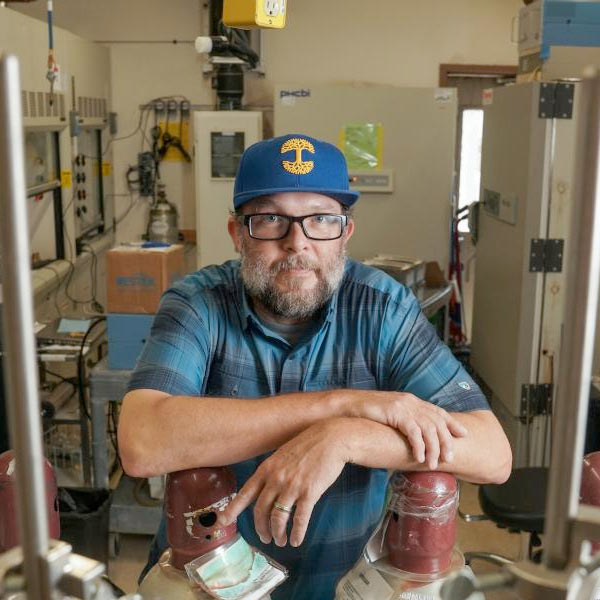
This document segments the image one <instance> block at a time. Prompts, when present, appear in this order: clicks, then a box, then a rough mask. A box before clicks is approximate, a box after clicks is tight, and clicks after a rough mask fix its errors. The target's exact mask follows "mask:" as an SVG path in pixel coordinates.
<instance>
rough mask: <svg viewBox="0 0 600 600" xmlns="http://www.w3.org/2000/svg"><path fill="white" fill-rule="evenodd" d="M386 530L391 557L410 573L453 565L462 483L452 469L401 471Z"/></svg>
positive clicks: (436, 570)
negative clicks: (449, 471) (459, 491)
mask: <svg viewBox="0 0 600 600" xmlns="http://www.w3.org/2000/svg"><path fill="white" fill-rule="evenodd" d="M392 489H393V491H394V494H395V496H394V498H393V500H392V502H391V505H390V510H391V511H392V512H391V514H390V520H389V522H388V526H387V530H386V533H385V543H386V545H387V548H388V550H389V561H390V563H391V564H392V565H393V566H394V567H396V568H397V569H401V570H402V571H406V572H409V573H419V574H428V575H434V574H436V573H441V572H443V571H446V570H447V569H449V568H450V566H451V564H452V555H453V549H454V543H455V541H456V511H457V509H458V484H457V482H456V478H455V477H454V476H453V475H451V474H449V473H438V472H429V471H427V472H411V473H397V474H396V475H395V476H394V479H393V481H392Z"/></svg>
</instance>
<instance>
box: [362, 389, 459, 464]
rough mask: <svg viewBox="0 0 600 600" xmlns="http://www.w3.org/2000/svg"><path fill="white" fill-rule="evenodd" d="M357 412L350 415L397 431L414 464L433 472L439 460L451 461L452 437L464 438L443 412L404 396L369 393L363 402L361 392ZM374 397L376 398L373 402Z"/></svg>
mask: <svg viewBox="0 0 600 600" xmlns="http://www.w3.org/2000/svg"><path fill="white" fill-rule="evenodd" d="M353 393H354V394H357V395H359V399H358V402H357V404H356V412H355V413H354V414H353V415H352V416H355V417H361V418H364V419H371V420H372V421H376V422H378V423H381V424H382V425H388V426H389V427H392V428H393V429H396V430H397V431H399V432H400V433H402V434H403V435H404V436H406V439H407V440H408V443H409V444H410V447H411V449H412V453H413V455H414V457H415V460H416V461H417V462H419V463H424V462H425V460H427V467H428V468H429V469H430V470H432V471H434V470H435V469H437V467H438V463H439V461H440V458H441V460H442V461H443V462H446V463H451V462H452V461H453V460H454V450H453V440H452V438H453V437H464V436H466V435H467V430H466V428H465V427H464V426H463V425H462V424H461V423H460V422H459V421H458V419H456V418H455V417H453V416H452V415H451V414H450V413H448V412H446V411H445V410H444V409H443V408H440V407H439V406H436V405H435V404H431V403H429V402H425V401H424V400H420V399H419V398H417V397H416V396H413V395H412V394H407V393H404V392H375V393H373V392H369V393H368V394H367V395H366V396H365V395H364V393H363V397H364V400H363V399H362V398H361V397H360V391H358V390H356V391H353ZM374 394H375V395H376V397H375V398H374Z"/></svg>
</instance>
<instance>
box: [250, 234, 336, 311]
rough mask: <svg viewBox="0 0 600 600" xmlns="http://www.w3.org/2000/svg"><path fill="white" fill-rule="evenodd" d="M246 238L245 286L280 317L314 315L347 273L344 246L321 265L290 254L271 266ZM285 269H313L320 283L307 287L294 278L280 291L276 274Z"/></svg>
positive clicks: (253, 296) (251, 294) (253, 295)
mask: <svg viewBox="0 0 600 600" xmlns="http://www.w3.org/2000/svg"><path fill="white" fill-rule="evenodd" d="M244 242H245V240H244ZM244 242H242V249H241V253H240V254H241V275H242V281H243V282H244V287H245V288H246V291H247V292H248V294H249V295H250V296H251V297H252V298H255V299H256V300H258V301H259V302H260V303H261V304H262V305H263V306H264V307H265V308H266V309H267V310H269V311H270V312H271V313H273V314H274V315H277V316H279V317H285V318H286V319H293V320H298V321H301V320H306V319H309V318H311V317H313V316H314V315H315V314H316V313H317V312H318V311H319V310H320V309H321V308H323V306H325V304H326V303H327V302H328V301H329V299H330V298H331V297H332V296H333V294H334V293H335V292H336V291H337V289H338V288H339V286H340V283H341V282H342V278H343V277H344V268H345V265H346V249H345V247H344V246H342V248H341V251H340V252H339V253H338V254H337V255H336V256H335V257H334V258H333V259H332V260H331V261H330V262H329V263H328V264H326V265H323V266H322V267H319V265H318V264H316V263H315V262H314V261H312V260H310V259H309V258H306V257H302V256H289V257H288V258H286V259H285V260H282V261H279V262H277V263H275V264H273V265H271V266H269V265H268V264H267V263H266V261H265V260H264V259H263V258H262V257H261V256H260V255H256V256H252V255H251V253H250V252H249V251H248V248H247V246H246V244H245V243H244ZM286 269H313V270H314V271H315V274H316V276H317V280H318V281H317V284H316V285H315V286H314V287H313V288H312V289H311V290H309V291H306V290H304V289H303V286H302V282H301V281H298V280H291V281H290V283H289V284H288V289H287V290H285V291H280V290H278V289H276V288H275V277H276V276H277V274H278V273H279V272H280V271H283V270H286Z"/></svg>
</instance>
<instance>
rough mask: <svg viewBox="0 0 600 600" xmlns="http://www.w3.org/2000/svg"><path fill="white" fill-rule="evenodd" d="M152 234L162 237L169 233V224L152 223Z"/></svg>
mask: <svg viewBox="0 0 600 600" xmlns="http://www.w3.org/2000/svg"><path fill="white" fill-rule="evenodd" d="M152 232H153V233H158V234H163V235H164V234H167V233H169V224H168V223H164V222H162V221H154V223H152Z"/></svg>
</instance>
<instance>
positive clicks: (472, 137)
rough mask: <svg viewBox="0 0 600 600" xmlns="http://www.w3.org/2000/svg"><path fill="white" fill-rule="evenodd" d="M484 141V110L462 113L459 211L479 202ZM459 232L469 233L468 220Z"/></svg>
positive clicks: (460, 224) (467, 110)
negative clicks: (482, 143) (482, 145)
mask: <svg viewBox="0 0 600 600" xmlns="http://www.w3.org/2000/svg"><path fill="white" fill-rule="evenodd" d="M482 139H483V109H480V108H476V109H465V110H463V112H462V135H461V140H460V175H459V184H458V209H459V210H460V209H461V208H463V207H465V206H468V205H469V204H472V203H473V202H477V201H478V200H479V191H480V184H481V142H482ZM458 230H459V231H465V232H466V231H469V225H468V223H467V221H466V220H464V221H461V222H460V223H459V226H458Z"/></svg>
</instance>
